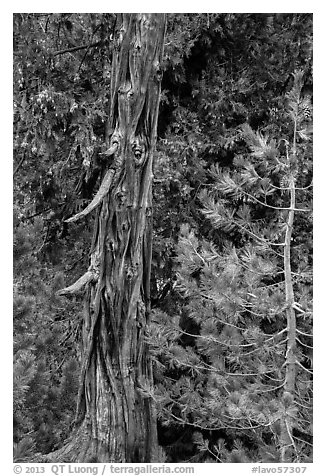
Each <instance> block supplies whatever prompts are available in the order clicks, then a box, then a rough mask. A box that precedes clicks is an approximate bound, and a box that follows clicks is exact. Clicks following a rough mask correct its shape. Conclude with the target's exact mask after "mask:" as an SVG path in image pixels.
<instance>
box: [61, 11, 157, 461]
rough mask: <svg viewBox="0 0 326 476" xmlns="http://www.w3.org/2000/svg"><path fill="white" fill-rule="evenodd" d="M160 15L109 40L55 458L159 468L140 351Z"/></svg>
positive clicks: (120, 27)
mask: <svg viewBox="0 0 326 476" xmlns="http://www.w3.org/2000/svg"><path fill="white" fill-rule="evenodd" d="M164 32H165V15H163V14H134V13H132V14H120V15H117V23H116V27H115V33H114V38H113V43H114V51H113V60H112V71H111V75H112V76H111V91H110V94H111V111H110V117H109V123H108V144H107V147H108V148H107V153H106V160H107V166H106V167H105V170H104V174H103V175H104V177H103V180H102V184H101V186H100V189H99V191H98V193H97V195H96V196H95V198H94V200H93V201H92V203H91V204H90V205H89V206H88V207H87V209H86V210H84V211H83V212H81V213H80V214H78V215H76V216H75V217H72V218H71V219H70V220H69V221H74V220H77V219H78V218H80V217H81V216H84V215H86V214H88V213H89V212H90V211H91V210H93V209H94V208H95V207H97V216H96V221H95V229H94V235H93V243H92V249H91V264H90V267H89V269H88V271H87V273H86V274H85V275H84V276H83V277H82V278H81V279H80V280H78V282H77V283H75V285H72V286H70V287H69V288H66V289H65V290H63V291H62V292H61V293H62V294H69V293H72V292H74V291H76V290H77V289H80V288H81V287H83V288H85V309H84V325H83V360H82V371H81V372H82V373H81V384H80V391H79V395H78V406H77V412H76V427H75V431H74V433H73V434H72V437H71V438H70V441H69V442H68V443H67V444H66V445H65V446H64V447H63V448H62V449H61V450H59V451H57V452H55V453H53V454H52V460H54V459H57V460H59V461H74V462H89V461H98V462H155V461H158V459H157V458H158V454H157V453H158V443H157V430H156V415H155V408H154V402H153V399H152V398H151V396H150V393H151V392H150V389H151V387H152V385H153V377H152V368H151V358H150V354H149V351H148V346H147V343H146V329H147V326H148V321H149V311H150V270H151V246H152V203H151V183H152V165H153V152H154V149H155V142H156V130H157V116H158V106H159V98H160V82H161V70H160V63H161V59H162V50H163V41H164Z"/></svg>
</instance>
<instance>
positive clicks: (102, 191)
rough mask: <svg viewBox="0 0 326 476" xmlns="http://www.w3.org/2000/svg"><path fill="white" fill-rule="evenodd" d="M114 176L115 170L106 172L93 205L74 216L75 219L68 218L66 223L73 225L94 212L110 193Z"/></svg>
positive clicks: (92, 202)
mask: <svg viewBox="0 0 326 476" xmlns="http://www.w3.org/2000/svg"><path fill="white" fill-rule="evenodd" d="M114 174H115V170H114V169H109V170H108V171H107V172H106V174H105V177H104V179H103V181H102V183H101V186H100V188H99V189H98V192H97V193H96V195H95V197H94V198H93V200H92V201H91V203H90V204H89V205H88V206H87V207H86V208H85V209H84V210H83V211H81V212H80V213H77V215H74V216H73V217H71V218H68V220H65V221H66V222H67V223H71V222H73V221H77V220H79V218H81V217H84V216H86V215H88V214H89V213H90V212H92V211H93V210H94V209H95V208H96V207H97V206H98V205H99V204H100V203H101V202H102V200H103V198H104V197H105V195H107V193H108V192H109V190H110V186H111V183H112V179H113V176H114Z"/></svg>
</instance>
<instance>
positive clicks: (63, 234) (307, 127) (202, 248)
mask: <svg viewBox="0 0 326 476" xmlns="http://www.w3.org/2000/svg"><path fill="white" fill-rule="evenodd" d="M89 7H90V9H91V7H92V6H91V5H89ZM244 7H245V5H244ZM306 7H307V10H308V11H307V12H306V13H304V12H300V13H291V12H288V13H254V12H249V13H245V12H243V13H227V12H225V13H214V12H211V13H204V12H201V13H103V12H102V13H35V12H33V13H32V12H30V13H18V12H15V13H13V14H12V21H13V27H12V32H13V60H12V65H13V83H12V87H13V132H12V138H13V167H12V172H13V285H14V288H13V460H12V461H13V463H14V472H15V473H16V474H18V473H20V472H22V474H25V473H27V472H34V473H41V472H43V473H44V474H57V475H58V474H69V473H73V472H75V473H77V472H80V473H89V474H107V475H109V474H111V473H110V471H109V466H108V465H107V466H103V463H112V464H115V463H119V464H124V465H127V464H130V463H135V464H136V466H135V465H133V466H130V468H134V470H133V471H134V474H136V475H137V474H139V472H142V471H141V468H147V470H146V471H145V470H144V471H143V472H148V473H151V472H163V473H164V472H179V473H187V474H192V473H196V471H197V470H194V468H198V465H197V463H201V464H207V467H211V464H212V463H213V464H222V465H223V464H224V465H225V464H226V465H230V468H231V467H232V466H233V465H232V464H233V463H250V464H251V466H250V465H249V466H248V470H247V472H242V473H241V474H250V473H256V474H258V473H260V472H269V471H267V469H268V468H270V469H275V471H270V472H279V473H282V472H284V471H283V470H282V471H279V470H278V468H289V472H295V473H300V474H302V473H304V472H305V471H306V470H307V473H306V474H307V475H308V474H311V473H309V468H311V465H310V466H309V464H310V463H313V462H314V459H313V429H312V424H313V326H312V323H313V318H312V310H313V205H312V200H313V140H312V132H313V17H314V15H313V13H309V3H308V4H307V6H306ZM133 8H135V9H137V3H136V4H135V5H134V6H133ZM155 8H157V9H158V10H159V9H160V8H161V7H160V6H159V5H157V6H154V9H155ZM218 8H219V7H218V4H217V5H216V8H215V10H218ZM224 8H226V11H227V5H226V4H224ZM269 8H271V9H273V4H272V3H270V5H269ZM22 9H23V8H22ZM53 9H55V8H53ZM107 9H108V10H110V9H111V10H113V9H115V10H119V3H118V4H114V5H113V4H108V5H107ZM198 9H199V6H198ZM67 10H68V5H67ZM222 11H223V10H222ZM317 417H318V414H317ZM25 463H26V464H27V465H25ZM48 463H50V465H47V464H48ZM69 464H71V466H69ZM24 465H25V466H24ZM28 465H29V466H28ZM42 465H43V466H42ZM137 465H138V466H137ZM61 466H62V467H63V466H65V471H66V472H63V471H61V470H59V469H60V467H61ZM27 467H29V468H30V471H26V468H27ZM117 467H118V466H117ZM137 467H138V472H137V471H136V470H135V469H137ZM200 467H201V468H203V469H201V470H200V469H198V474H199V471H201V472H202V471H205V470H204V467H203V466H200ZM251 467H252V469H251V470H249V468H251ZM15 468H16V469H17V468H18V470H17V471H16V469H15ZM19 468H20V469H19ZM22 468H23V470H22ZM24 468H25V469H24ZM33 468H34V470H33V471H31V469H33ZM40 468H43V469H44V468H50V469H51V471H52V473H51V472H49V473H45V469H44V470H43V471H41V470H40ZM98 468H104V469H105V468H106V471H107V472H106V473H105V472H101V471H102V469H101V470H99V469H98ZM112 468H113V466H112ZM155 468H156V469H159V468H161V470H160V471H159V470H158V471H156V470H155ZM169 468H170V469H171V468H177V469H179V470H177V469H176V470H175V471H174V470H172V469H171V471H167V469H169ZM222 468H223V467H222ZM291 468H292V469H293V471H290V469H291ZM307 468H308V469H307ZM36 469H37V471H36ZM61 469H62V468H61ZM21 470H22V471H21ZM70 470H71V471H70ZM265 470H266V471H265ZM49 471H50V470H49ZM92 471H93V472H92ZM97 471H99V472H97ZM103 471H104V470H103ZM112 471H113V470H112V469H111V472H112ZM129 472H131V471H129ZM203 474H204V473H203ZM211 474H213V473H211ZM214 474H216V473H215V467H214ZM221 474H227V473H221ZM237 474H240V473H237ZM316 474H317V473H316ZM318 474H319V473H318Z"/></svg>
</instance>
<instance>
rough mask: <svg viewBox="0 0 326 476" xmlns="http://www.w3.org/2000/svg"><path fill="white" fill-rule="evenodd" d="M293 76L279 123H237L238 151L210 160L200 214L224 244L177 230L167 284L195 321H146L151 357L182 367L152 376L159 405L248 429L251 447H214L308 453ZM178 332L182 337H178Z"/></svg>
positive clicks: (178, 416)
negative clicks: (227, 159) (226, 163)
mask: <svg viewBox="0 0 326 476" xmlns="http://www.w3.org/2000/svg"><path fill="white" fill-rule="evenodd" d="M302 78H303V75H302V73H296V74H295V75H294V83H293V88H292V90H291V91H290V92H289V93H288V95H287V106H286V113H285V116H284V117H287V118H289V120H288V121H285V122H284V131H286V132H287V135H286V136H281V137H279V136H276V137H270V138H268V137H267V136H266V135H264V134H263V132H255V131H253V130H252V129H251V127H250V126H248V125H244V126H242V127H241V130H240V134H241V137H242V140H243V141H244V143H245V145H246V147H247V148H248V152H247V153H246V152H244V153H243V154H241V155H240V154H239V155H238V156H237V157H236V158H235V160H234V168H233V170H229V169H223V168H221V167H219V166H213V167H212V169H211V177H212V179H213V182H212V185H211V186H210V187H209V188H206V189H205V190H204V191H202V192H201V197H200V198H201V202H202V205H203V214H204V215H205V217H206V218H207V219H208V220H209V222H210V223H211V224H212V226H213V229H214V230H216V231H217V232H218V231H222V232H224V233H225V234H227V235H228V236H229V237H230V238H229V244H224V246H222V247H221V246H219V245H215V244H214V243H213V242H209V241H207V240H203V239H199V238H197V237H196V233H195V232H194V231H193V230H191V229H189V227H188V226H184V227H183V229H182V231H181V235H180V239H179V245H178V258H177V260H178V263H179V268H178V271H179V280H178V285H177V289H178V291H179V292H180V293H181V294H182V295H183V296H184V299H185V302H186V303H187V304H186V314H187V317H188V319H189V321H190V322H192V323H195V325H196V328H197V330H196V331H192V332H191V331H189V330H188V329H189V327H190V326H189V323H186V324H185V323H184V319H183V324H182V321H180V324H181V329H180V326H179V322H178V320H177V319H174V321H172V324H171V321H170V324H169V325H168V327H170V328H171V325H173V329H174V333H172V332H171V333H170V334H169V333H168V332H167V331H165V336H164V335H163V336H162V334H161V336H160V334H159V333H158V329H157V327H158V324H156V328H155V329H156V330H155V329H154V335H155V337H156V339H158V340H157V341H156V349H157V357H158V359H159V357H160V355H162V357H163V355H164V357H165V359H168V362H169V365H170V366H172V367H173V366H174V367H176V368H178V369H179V370H182V369H183V372H185V376H184V377H182V378H181V379H179V380H178V381H177V384H176V385H175V386H174V390H173V391H172V393H170V394H169V392H168V390H167V389H164V385H163V384H161V385H160V387H159V389H160V391H159V392H158V397H157V398H158V400H159V401H161V406H162V417H164V414H165V415H166V414H167V412H168V413H169V416H167V417H166V418H168V419H169V421H179V422H180V423H181V422H184V424H188V425H193V426H194V427H196V428H197V429H201V430H202V431H208V430H210V431H214V430H215V431H218V430H220V431H224V432H226V433H227V435H228V437H230V435H232V434H233V437H232V438H233V440H235V439H236V438H238V439H240V442H241V440H242V441H246V439H247V441H248V439H252V440H253V441H254V443H252V444H251V446H252V448H253V449H252V450H251V454H249V455H248V444H247V449H246V447H245V446H244V447H243V448H242V450H241V451H240V449H238V450H236V451H235V450H234V451H235V453H231V454H228V453H227V451H225V450H223V449H221V450H219V451H218V452H216V453H215V454H216V457H217V458H218V459H221V457H222V459H223V458H224V460H229V461H233V460H234V459H233V458H235V460H236V459H237V458H238V457H240V456H239V455H240V454H241V455H242V456H241V458H242V461H246V460H247V458H249V460H251V461H253V460H255V461H259V460H261V461H266V460H270V461H282V462H290V461H305V460H307V458H308V459H309V458H310V457H311V430H310V426H311V403H312V402H311V399H312V396H311V390H312V388H311V375H312V370H311V368H310V361H309V354H310V352H309V351H310V349H311V345H312V343H311V295H310V292H311V287H310V279H311V263H310V262H309V260H310V258H309V255H310V254H309V249H307V246H308V248H309V243H308V242H306V243H304V242H301V243H300V242H298V244H297V243H296V240H297V239H298V238H297V237H298V236H300V234H301V232H302V230H304V231H305V236H306V238H307V239H308V241H310V240H311V236H310V235H309V233H311V184H310V183H309V178H310V175H311V147H310V143H309V140H310V132H311V117H310V116H311V103H310V100H309V98H307V97H302V95H301V92H302V86H303V81H302ZM307 111H308V112H309V114H307ZM307 182H308V183H307ZM299 250H300V251H299ZM300 256H301V260H300ZM163 319H164V316H162V315H161V316H160V318H159V320H160V321H161V322H165V323H167V322H168V319H167V318H165V319H164V321H163ZM162 325H163V324H162ZM178 329H179V332H178ZM161 332H162V331H161ZM183 336H188V337H190V338H193V343H192V345H191V346H188V347H184V346H182V345H180V341H179V342H178V339H182V337H183ZM160 339H161V342H160ZM165 339H166V340H165ZM164 340H165V348H164V346H163V345H162V344H163V342H164ZM154 342H155V341H154ZM159 349H160V350H159ZM163 349H164V350H163ZM187 375H188V377H187ZM196 376H200V377H199V378H198V380H197V379H196ZM203 381H206V385H205V386H204V385H203V383H202V382H203ZM200 382H201V383H200ZM206 446H207V445H206ZM240 446H241V444H240ZM209 449H210V450H211V449H212V448H209ZM246 451H247V453H246ZM237 452H238V453H237ZM237 454H238V456H236V455H237Z"/></svg>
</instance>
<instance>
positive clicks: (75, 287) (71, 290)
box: [57, 271, 94, 296]
mask: <svg viewBox="0 0 326 476" xmlns="http://www.w3.org/2000/svg"><path fill="white" fill-rule="evenodd" d="M93 278H94V273H93V272H92V271H87V272H86V273H85V274H84V275H83V276H82V277H81V278H79V279H78V280H77V281H76V282H75V283H74V284H72V285H71V286H68V287H67V288H64V289H60V290H59V291H57V294H58V295H59V296H65V295H71V294H76V293H77V292H78V291H80V290H81V289H82V288H83V287H84V286H85V285H86V284H87V283H89V282H90V281H91V280H92V279H93Z"/></svg>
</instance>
